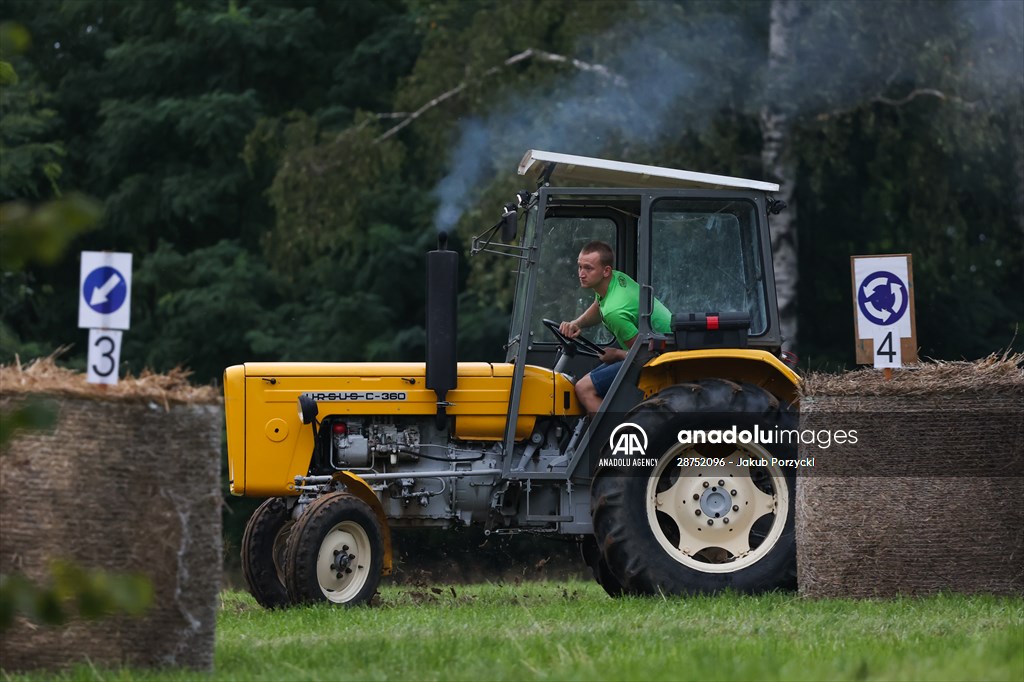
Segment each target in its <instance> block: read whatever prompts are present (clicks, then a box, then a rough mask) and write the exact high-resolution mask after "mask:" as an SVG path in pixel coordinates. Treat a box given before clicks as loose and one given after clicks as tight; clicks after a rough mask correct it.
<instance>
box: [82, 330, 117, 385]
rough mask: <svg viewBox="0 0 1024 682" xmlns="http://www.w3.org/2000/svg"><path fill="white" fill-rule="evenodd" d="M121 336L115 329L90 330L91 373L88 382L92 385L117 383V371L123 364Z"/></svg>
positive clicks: (87, 378)
mask: <svg viewBox="0 0 1024 682" xmlns="http://www.w3.org/2000/svg"><path fill="white" fill-rule="evenodd" d="M121 334H122V332H120V331H115V330H113V329H90V330H89V371H88V374H87V376H86V380H87V381H88V382H89V383H90V384H116V383H117V370H118V365H119V364H120V362H121Z"/></svg>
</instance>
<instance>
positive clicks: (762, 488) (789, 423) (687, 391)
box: [592, 379, 796, 594]
mask: <svg viewBox="0 0 1024 682" xmlns="http://www.w3.org/2000/svg"><path fill="white" fill-rule="evenodd" d="M626 421H627V422H631V423H633V424H636V425H637V426H639V427H640V428H641V429H643V431H644V433H645V434H647V437H648V446H647V450H646V454H647V455H648V456H649V457H651V458H652V459H656V461H657V463H656V464H655V465H654V466H653V468H649V469H648V470H646V471H638V470H636V469H626V468H605V469H601V470H599V471H598V474H597V476H596V479H595V481H594V486H593V488H592V495H593V501H592V509H593V521H594V534H595V536H596V538H597V544H598V546H599V547H600V548H601V550H602V556H603V558H604V561H605V563H606V564H607V566H608V569H609V570H610V572H611V573H612V574H613V575H614V576H615V577H616V578H617V579H618V580H619V582H620V583H621V584H622V586H623V587H624V589H626V590H628V591H633V592H638V593H642V594H698V593H714V592H720V591H722V590H727V589H729V590H734V591H737V592H746V593H752V592H762V591H767V590H773V589H788V588H792V587H795V585H796V545H795V541H794V530H793V528H794V502H795V499H796V495H795V492H796V490H795V485H796V477H795V473H794V471H793V470H792V469H784V468H781V467H779V466H777V465H774V464H773V463H772V461H771V457H773V456H774V457H776V458H780V459H793V458H795V456H796V443H792V444H790V443H786V444H778V443H773V444H771V445H760V444H757V443H755V442H751V443H746V444H744V443H739V442H738V443H735V444H732V443H720V444H699V445H688V444H683V443H680V439H679V437H678V434H679V433H680V431H681V430H684V429H685V430H705V431H710V430H725V431H731V427H732V426H734V425H735V426H736V429H737V432H742V431H747V432H753V431H754V429H755V427H757V428H758V429H759V431H760V432H762V433H765V432H772V433H777V432H776V431H775V429H776V427H778V429H779V430H786V429H795V428H796V414H795V412H794V411H793V410H792V409H791V408H790V406H789V405H787V404H785V403H782V402H780V401H779V400H778V399H777V398H775V397H774V396H772V395H771V394H770V393H768V392H767V391H765V390H764V389H763V388H760V387H758V386H754V385H752V384H737V383H733V382H730V381H725V380H721V379H706V380H703V381H699V382H696V383H693V384H681V385H677V386H672V387H670V388H668V389H665V390H664V391H662V392H661V393H659V394H657V395H655V396H653V397H651V398H649V399H648V400H645V401H644V402H642V403H640V404H639V405H637V406H636V407H635V408H634V409H633V410H631V411H630V413H629V414H628V415H627V417H626ZM776 440H777V439H776ZM741 458H742V463H741Z"/></svg>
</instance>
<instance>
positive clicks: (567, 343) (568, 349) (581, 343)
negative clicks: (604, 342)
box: [541, 320, 604, 358]
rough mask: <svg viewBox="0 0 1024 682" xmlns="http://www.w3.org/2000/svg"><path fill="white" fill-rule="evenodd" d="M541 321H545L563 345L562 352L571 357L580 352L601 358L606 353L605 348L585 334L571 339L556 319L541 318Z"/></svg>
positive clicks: (546, 325)
mask: <svg viewBox="0 0 1024 682" xmlns="http://www.w3.org/2000/svg"><path fill="white" fill-rule="evenodd" d="M541 322H543V323H544V326H545V327H547V328H548V330H549V331H550V332H551V333H552V334H554V335H555V338H557V339H558V343H559V344H560V345H561V346H562V352H563V353H565V354H566V355H568V356H570V357H572V356H573V355H576V353H579V354H580V355H587V356H590V357H592V358H599V357H601V354H602V353H604V349H603V348H601V347H600V346H599V345H597V344H596V343H594V342H593V341H591V340H590V339H588V338H587V337H585V336H582V335H581V336H577V337H575V338H572V339H570V338H569V337H568V336H566V335H565V334H563V333H562V332H561V330H559V328H558V326H559V325H558V323H557V322H555V321H554V320H541Z"/></svg>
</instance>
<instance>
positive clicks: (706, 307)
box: [651, 199, 768, 336]
mask: <svg viewBox="0 0 1024 682" xmlns="http://www.w3.org/2000/svg"><path fill="white" fill-rule="evenodd" d="M755 210H756V209H755V205H754V204H753V203H752V202H749V201H741V200H704V199H701V200H690V199H686V200H682V199H672V200H661V201H657V202H655V203H654V204H653V206H652V209H651V221H652V232H651V279H652V282H651V283H652V284H653V285H654V291H655V292H657V296H658V298H659V299H660V300H661V302H662V303H664V304H665V306H666V307H668V309H669V310H671V311H672V312H673V313H684V312H694V313H707V312H717V313H723V312H747V313H749V314H750V329H749V332H748V333H749V334H750V335H751V336H756V335H758V334H764V333H765V331H766V330H767V326H768V325H767V320H766V313H765V283H764V272H763V268H762V265H761V257H760V255H761V249H760V244H759V241H758V235H757V219H756V213H755Z"/></svg>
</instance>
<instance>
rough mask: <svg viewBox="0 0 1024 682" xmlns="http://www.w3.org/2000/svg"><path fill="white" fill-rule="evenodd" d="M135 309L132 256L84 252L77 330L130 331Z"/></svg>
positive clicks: (107, 252)
mask: <svg viewBox="0 0 1024 682" xmlns="http://www.w3.org/2000/svg"><path fill="white" fill-rule="evenodd" d="M131 309H132V254H130V253H115V252H113V251H83V252H82V272H81V277H80V280H79V287H78V326H79V327H80V328H83V329H128V328H129V327H130V326H131Z"/></svg>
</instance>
